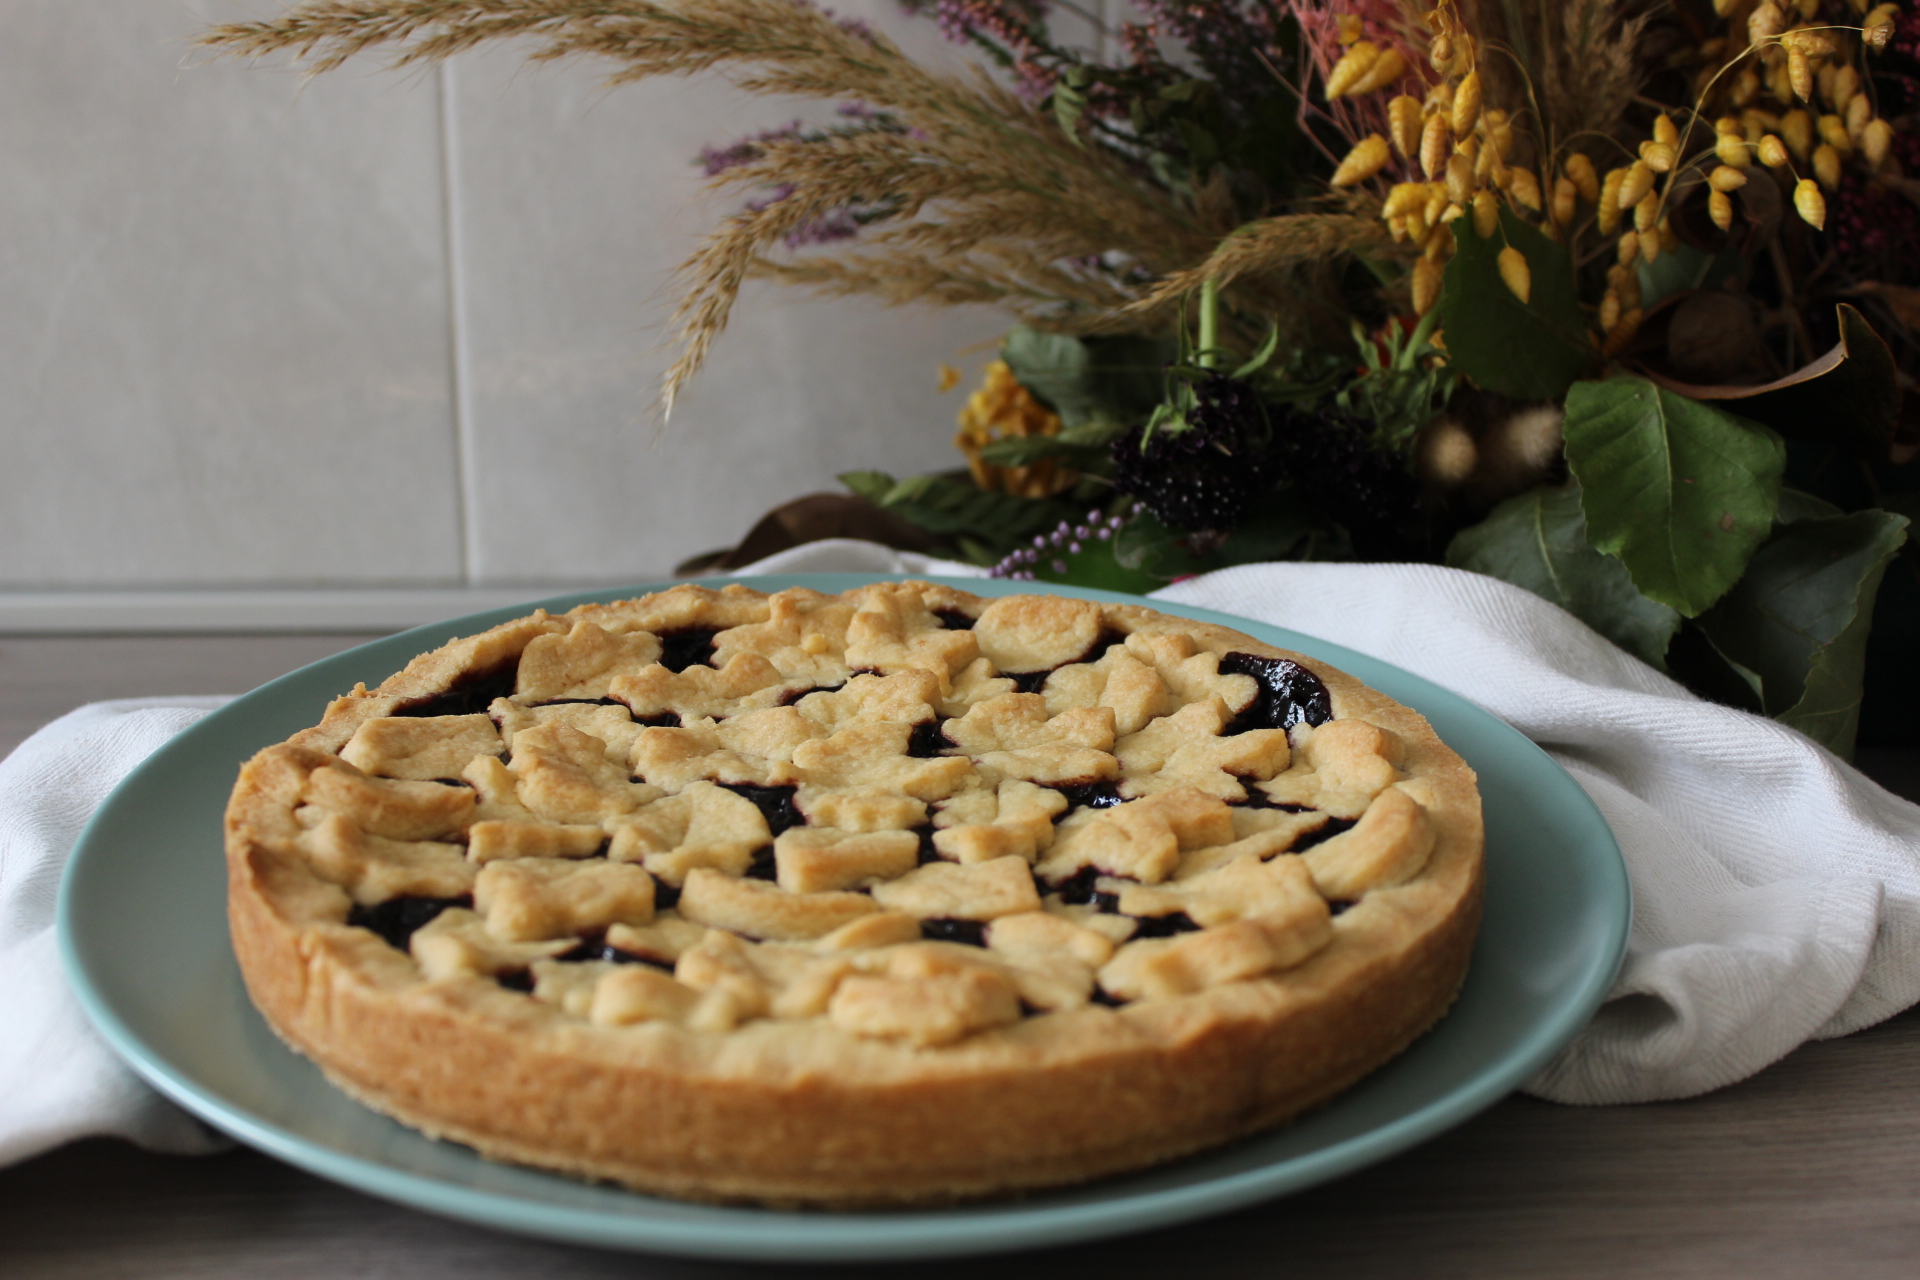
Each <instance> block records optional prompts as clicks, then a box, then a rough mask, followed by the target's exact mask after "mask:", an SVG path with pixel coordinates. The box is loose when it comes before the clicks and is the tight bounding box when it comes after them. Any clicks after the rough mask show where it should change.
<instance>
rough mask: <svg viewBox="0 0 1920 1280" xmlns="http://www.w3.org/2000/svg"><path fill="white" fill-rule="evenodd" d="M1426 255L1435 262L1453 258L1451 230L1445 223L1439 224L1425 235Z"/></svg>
mask: <svg viewBox="0 0 1920 1280" xmlns="http://www.w3.org/2000/svg"><path fill="white" fill-rule="evenodd" d="M1426 253H1427V256H1428V257H1429V258H1432V259H1433V260H1434V261H1435V262H1445V261H1446V260H1447V259H1448V258H1451V257H1452V256H1453V229H1452V228H1450V227H1449V226H1447V224H1446V223H1444V222H1442V223H1439V224H1438V225H1436V226H1435V227H1434V229H1433V230H1432V231H1429V232H1428V233H1427V248H1426Z"/></svg>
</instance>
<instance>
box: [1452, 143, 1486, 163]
mask: <svg viewBox="0 0 1920 1280" xmlns="http://www.w3.org/2000/svg"><path fill="white" fill-rule="evenodd" d="M1453 154H1455V155H1457V156H1465V157H1466V158H1467V164H1468V165H1470V166H1472V167H1474V168H1478V167H1479V165H1480V139H1479V138H1461V139H1459V140H1457V141H1456V142H1455V143H1454V144H1453Z"/></svg>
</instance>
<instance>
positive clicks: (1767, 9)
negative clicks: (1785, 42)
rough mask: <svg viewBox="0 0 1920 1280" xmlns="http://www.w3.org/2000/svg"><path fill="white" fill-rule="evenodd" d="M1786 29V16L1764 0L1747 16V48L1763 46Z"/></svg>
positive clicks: (1770, 0) (1771, 3)
mask: <svg viewBox="0 0 1920 1280" xmlns="http://www.w3.org/2000/svg"><path fill="white" fill-rule="evenodd" d="M1786 28H1787V15H1786V14H1784V13H1782V12H1780V6H1779V5H1777V4H1775V3H1774V2H1773V0H1766V3H1764V4H1762V5H1760V6H1759V7H1758V8H1756V9H1755V10H1754V11H1753V12H1752V13H1750V14H1748V15H1747V47H1748V48H1749V49H1751V48H1753V47H1754V46H1755V45H1763V44H1765V43H1766V42H1767V41H1769V40H1771V39H1773V38H1774V37H1775V36H1777V35H1779V34H1780V33H1781V32H1782V31H1784V30H1786Z"/></svg>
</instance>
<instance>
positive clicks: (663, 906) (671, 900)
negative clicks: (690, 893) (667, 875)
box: [653, 876, 680, 911]
mask: <svg viewBox="0 0 1920 1280" xmlns="http://www.w3.org/2000/svg"><path fill="white" fill-rule="evenodd" d="M678 905H680V886H679V885H677V884H668V883H667V882H666V881H665V880H662V879H661V878H660V877H659V876H655V877H654V878H653V909H654V910H655V911H665V910H667V909H669V908H671V907H676V906H678Z"/></svg>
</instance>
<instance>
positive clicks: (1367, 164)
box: [1333, 133, 1393, 187]
mask: <svg viewBox="0 0 1920 1280" xmlns="http://www.w3.org/2000/svg"><path fill="white" fill-rule="evenodd" d="M1392 158H1393V154H1392V152H1391V151H1390V150H1389V149H1388V147H1387V140H1386V139H1385V138H1383V137H1381V136H1380V135H1379V134H1377V133H1370V134H1368V135H1367V136H1366V137H1364V138H1362V139H1360V141H1359V142H1356V143H1355V144H1354V146H1353V150H1351V151H1349V152H1347V157H1346V159H1344V160H1342V161H1341V162H1340V167H1339V168H1337V169H1335V170H1334V171H1333V185H1334V186H1336V187H1351V186H1353V185H1354V184H1355V183H1357V182H1365V181H1366V180H1367V179H1368V178H1371V177H1372V176H1373V175H1374V174H1376V173H1378V172H1380V171H1381V170H1382V169H1384V168H1386V167H1387V161H1388V160H1390V159H1392Z"/></svg>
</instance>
